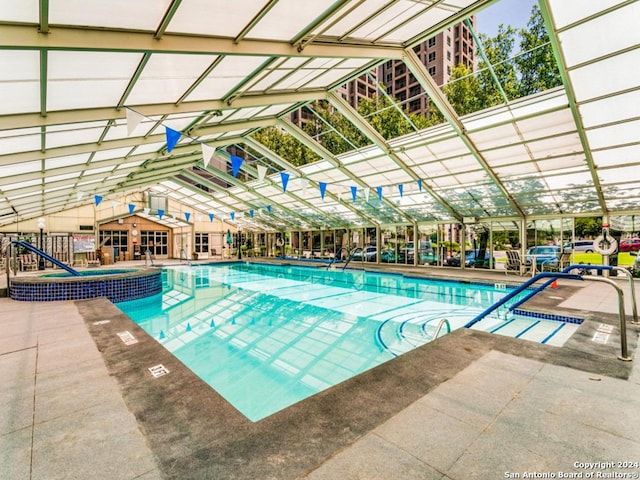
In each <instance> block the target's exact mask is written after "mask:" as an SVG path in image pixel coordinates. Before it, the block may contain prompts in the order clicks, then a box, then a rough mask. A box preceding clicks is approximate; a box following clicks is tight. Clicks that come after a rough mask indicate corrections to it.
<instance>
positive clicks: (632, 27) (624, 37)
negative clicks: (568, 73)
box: [558, 2, 640, 68]
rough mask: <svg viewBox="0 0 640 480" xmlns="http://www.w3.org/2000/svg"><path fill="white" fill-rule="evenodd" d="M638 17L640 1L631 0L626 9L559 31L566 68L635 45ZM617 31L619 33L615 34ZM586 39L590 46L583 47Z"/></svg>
mask: <svg viewBox="0 0 640 480" xmlns="http://www.w3.org/2000/svg"><path fill="white" fill-rule="evenodd" d="M638 18H640V3H637V2H632V3H631V4H630V5H628V6H626V7H625V8H620V9H618V10H614V11H613V12H609V13H608V14H606V15H603V16H600V17H596V18H595V19H593V20H591V21H589V22H586V23H582V24H579V25H576V26H575V27H573V28H570V29H569V30H566V31H563V32H560V33H559V35H558V36H559V38H560V41H561V42H562V44H563V51H564V52H565V57H564V58H565V60H566V65H567V67H568V68H571V67H573V66H574V65H577V64H580V63H583V62H587V61H589V60H591V59H592V58H598V57H603V56H605V55H608V54H610V53H613V52H616V51H619V50H623V49H625V48H628V47H634V46H636V45H637V43H638V32H637V26H638ZM614 30H615V32H616V34H615V35H612V34H611V32H612V31H614ZM585 38H588V39H589V48H584V39H585Z"/></svg>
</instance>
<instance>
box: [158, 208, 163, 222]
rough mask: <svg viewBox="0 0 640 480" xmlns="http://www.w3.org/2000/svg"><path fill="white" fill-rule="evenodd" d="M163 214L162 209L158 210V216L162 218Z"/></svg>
mask: <svg viewBox="0 0 640 480" xmlns="http://www.w3.org/2000/svg"><path fill="white" fill-rule="evenodd" d="M163 215H164V210H158V217H159V218H160V220H162V216H163Z"/></svg>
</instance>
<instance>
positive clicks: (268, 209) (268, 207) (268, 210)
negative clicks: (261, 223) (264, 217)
mask: <svg viewBox="0 0 640 480" xmlns="http://www.w3.org/2000/svg"><path fill="white" fill-rule="evenodd" d="M267 212H269V213H271V205H267Z"/></svg>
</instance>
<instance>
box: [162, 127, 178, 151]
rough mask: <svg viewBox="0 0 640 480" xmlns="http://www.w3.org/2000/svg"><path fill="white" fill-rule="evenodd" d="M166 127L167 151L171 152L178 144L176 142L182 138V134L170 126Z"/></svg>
mask: <svg viewBox="0 0 640 480" xmlns="http://www.w3.org/2000/svg"><path fill="white" fill-rule="evenodd" d="M164 128H165V134H166V135H167V152H169V153H171V150H173V147H175V146H176V143H178V140H180V135H182V134H181V133H180V132H177V131H175V130H173V129H171V128H169V127H164Z"/></svg>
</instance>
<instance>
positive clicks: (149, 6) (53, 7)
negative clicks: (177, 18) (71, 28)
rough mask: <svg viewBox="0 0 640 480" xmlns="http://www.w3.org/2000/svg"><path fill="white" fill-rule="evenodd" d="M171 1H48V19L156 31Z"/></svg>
mask: <svg viewBox="0 0 640 480" xmlns="http://www.w3.org/2000/svg"><path fill="white" fill-rule="evenodd" d="M170 4H171V0H136V1H135V2H131V1H129V0H108V1H107V0H93V1H91V2H85V1H83V0H56V1H55V2H52V3H50V4H49V5H48V8H49V22H50V23H51V24H61V25H82V26H94V27H117V28H128V29H135V30H152V31H153V30H155V29H156V28H157V26H158V24H159V23H160V21H161V20H162V17H164V14H165V12H166V11H167V8H168V7H169V5H170Z"/></svg>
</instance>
